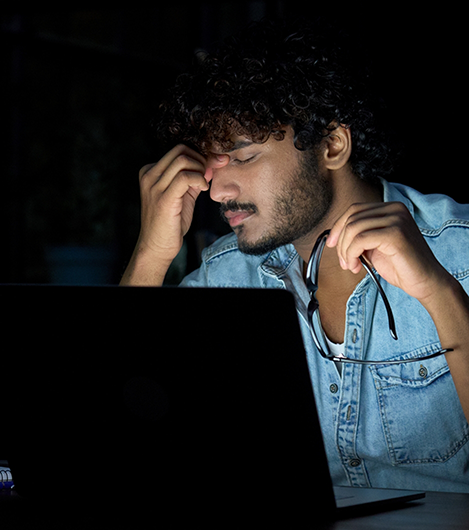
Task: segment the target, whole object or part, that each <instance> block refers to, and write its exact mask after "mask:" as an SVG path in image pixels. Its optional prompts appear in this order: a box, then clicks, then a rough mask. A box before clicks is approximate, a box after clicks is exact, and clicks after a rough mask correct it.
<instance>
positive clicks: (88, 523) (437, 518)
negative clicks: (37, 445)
mask: <svg viewBox="0 0 469 530" xmlns="http://www.w3.org/2000/svg"><path fill="white" fill-rule="evenodd" d="M82 506H83V507H84V506H86V495H84V497H83V501H82ZM57 508H58V507H57V502H56V499H55V498H54V495H53V492H51V496H50V500H48V501H47V502H46V503H44V502H43V504H42V505H41V506H40V507H39V506H38V505H37V504H35V503H31V502H29V501H27V500H25V499H22V498H21V497H20V496H19V495H17V494H16V493H15V492H11V493H10V492H4V491H3V492H0V522H1V528H2V530H13V529H14V530H26V529H27V530H45V529H47V530H56V529H57V530H58V529H60V530H78V529H82V528H83V529H85V528H86V530H92V529H94V528H96V529H98V528H99V529H100V530H101V529H102V528H107V527H109V528H113V530H114V529H115V528H121V527H122V528H130V527H132V528H133V529H136V528H152V529H155V530H158V528H160V525H158V522H157V518H155V519H153V518H152V517H151V516H147V517H146V518H145V519H144V520H139V518H138V517H136V518H135V520H133V521H132V524H131V526H128V525H129V520H127V519H126V520H124V519H121V517H120V514H119V513H114V514H111V513H110V512H106V513H101V514H98V513H97V512H94V511H91V512H90V511H86V510H81V509H80V507H79V506H75V507H74V508H73V509H69V510H64V509H62V510H60V509H57ZM183 509H184V506H183V503H181V510H183ZM311 517H312V520H311V524H309V521H308V522H307V524H305V526H304V528H311V529H314V530H367V529H370V530H378V529H379V530H382V529H386V530H394V529H395V530H416V529H419V528H422V529H425V530H468V529H469V494H464V493H440V492H427V494H426V497H425V498H424V499H420V500H415V501H411V502H408V503H405V504H401V505H399V506H398V507H393V508H389V509H387V510H385V511H383V510H382V509H381V510H380V511H379V512H374V513H370V512H369V511H368V512H366V513H363V512H362V513H360V512H359V511H358V512H355V513H349V514H348V515H346V516H344V517H343V518H341V519H338V520H336V521H332V522H328V523H319V522H318V520H317V518H316V517H315V515H314V513H312V515H311ZM108 519H109V521H108V522H109V525H108V524H105V525H104V526H103V523H104V522H105V521H107V520H108ZM119 522H120V523H122V524H121V526H119V524H118V523H119ZM116 523H117V524H116ZM133 523H135V524H133ZM196 526H198V525H196ZM224 527H226V528H232V527H231V525H230V523H229V516H227V521H226V525H224V524H223V523H222V524H220V525H219V526H218V528H220V529H222V528H224ZM161 528H163V527H161ZM243 528H249V523H248V521H246V524H245V525H243ZM288 530H290V529H288Z"/></svg>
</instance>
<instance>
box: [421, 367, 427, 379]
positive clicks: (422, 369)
mask: <svg viewBox="0 0 469 530" xmlns="http://www.w3.org/2000/svg"><path fill="white" fill-rule="evenodd" d="M427 375H428V370H427V369H426V368H425V366H423V365H422V364H421V365H420V370H419V376H420V377H423V378H424V379H425V377H427Z"/></svg>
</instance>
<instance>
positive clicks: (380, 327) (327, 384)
mask: <svg viewBox="0 0 469 530" xmlns="http://www.w3.org/2000/svg"><path fill="white" fill-rule="evenodd" d="M382 182H383V187H384V200H385V201H399V202H403V203H404V204H405V205H406V206H407V208H408V209H409V211H410V212H411V214H412V216H413V217H414V219H415V221H416V223H417V225H418V226H419V228H420V231H421V233H422V235H423V236H424V238H425V240H426V242H427V243H428V245H429V246H430V248H431V250H432V251H433V253H434V254H435V256H436V257H437V258H438V259H439V261H440V262H441V263H442V264H443V266H444V267H445V268H446V269H447V270H448V271H449V272H450V273H451V274H452V275H453V276H454V277H455V278H457V279H458V280H459V281H460V282H461V284H462V285H463V287H464V289H465V290H466V292H468V291H469V205H459V204H457V203H455V202H454V201H452V200H451V199H450V198H448V197H445V196H443V195H422V194H420V193H418V192H416V191H415V190H413V189H411V188H409V187H406V186H403V185H400V184H390V183H388V182H386V181H384V180H383V181H382ZM202 258H203V262H202V265H201V267H200V269H198V270H197V271H195V272H193V273H192V274H190V275H189V276H187V277H186V278H185V279H184V280H183V282H182V284H181V285H183V286H194V287H257V288H259V287H265V288H273V289H288V290H289V291H291V292H293V293H294V296H295V299H296V303H297V310H298V314H299V321H300V326H301V330H302V334H303V340H304V344H305V349H306V355H307V359H308V364H309V369H310V375H311V379H312V384H313V388H314V394H315V398H316V404H317V407H318V413H319V417H320V421H321V427H322V431H323V435H324V442H325V446H326V451H327V456H328V460H329V466H330V470H331V475H332V479H333V482H334V484H335V485H351V486H372V487H391V488H408V489H424V490H442V491H460V492H469V443H468V441H469V426H468V424H467V422H466V420H465V417H464V414H463V411H462V408H461V404H460V402H459V399H458V396H457V394H456V389H455V387H454V383H453V380H452V377H451V374H450V372H449V368H448V365H447V363H446V359H445V357H444V355H442V356H440V357H437V358H435V359H430V360H426V361H422V362H421V363H420V362H415V363H410V364H403V365H379V366H360V365H355V364H344V365H343V370H342V375H339V372H338V370H337V368H336V366H335V364H334V363H333V362H331V361H327V360H325V359H323V358H322V357H321V356H320V355H319V353H318V351H317V350H316V347H315V345H314V343H313V341H312V338H311V333H310V331H309V328H308V323H307V306H308V302H309V299H310V296H309V293H308V291H307V289H306V286H305V283H304V281H303V277H302V266H303V261H302V260H301V258H300V257H299V255H298V254H297V252H296V251H295V248H294V247H293V246H292V245H288V246H285V247H281V248H279V249H277V250H275V251H273V252H271V253H269V254H266V255H264V256H260V257H259V256H247V255H245V254H242V253H241V252H240V251H239V250H238V247H237V240H236V236H235V235H234V234H231V235H228V236H225V237H223V238H221V239H219V240H218V241H216V242H215V243H214V244H213V245H212V246H210V247H209V248H207V249H205V250H204V252H203V256H202ZM380 282H381V285H382V287H383V289H384V291H385V292H386V295H387V297H388V299H389V303H390V304H391V307H392V310H393V313H394V318H395V320H396V328H397V333H398V336H399V340H397V341H395V340H393V339H392V338H391V336H390V334H389V331H388V323H387V316H386V311H385V308H384V304H383V303H382V301H381V300H380V298H379V297H378V296H377V289H376V287H375V286H374V284H373V282H372V281H371V280H370V278H369V276H367V277H366V278H365V279H364V280H363V281H361V282H360V283H359V284H358V285H357V287H356V289H355V291H354V292H353V294H352V295H351V297H350V298H349V300H348V303H347V313H346V328H345V341H344V347H345V355H346V356H347V357H357V358H363V359H365V358H369V359H376V360H381V359H399V358H403V359H404V358H407V357H415V356H423V355H426V354H428V353H430V352H434V351H437V350H438V349H439V348H440V343H439V340H438V334H437V332H436V329H435V326H434V324H433V322H432V320H431V318H430V316H429V315H428V313H427V312H426V310H425V309H424V308H423V306H422V305H421V304H420V303H419V302H418V301H417V300H415V299H414V298H412V297H410V296H408V295H407V294H406V293H404V292H403V291H402V290H400V289H398V288H396V287H393V286H392V285H390V284H388V283H387V282H385V281H384V280H382V279H380ZM444 346H445V347H451V344H445V345H444Z"/></svg>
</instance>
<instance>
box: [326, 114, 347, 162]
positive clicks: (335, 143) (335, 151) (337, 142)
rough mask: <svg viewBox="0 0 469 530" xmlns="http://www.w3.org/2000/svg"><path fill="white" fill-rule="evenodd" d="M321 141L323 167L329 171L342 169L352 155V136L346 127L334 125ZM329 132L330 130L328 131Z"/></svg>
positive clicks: (332, 124)
mask: <svg viewBox="0 0 469 530" xmlns="http://www.w3.org/2000/svg"><path fill="white" fill-rule="evenodd" d="M331 127H335V128H334V129H333V130H332V131H331V132H330V133H329V134H328V135H327V136H326V138H324V140H323V145H324V148H323V153H322V155H323V161H324V164H325V167H326V168H327V169H330V170H338V169H342V168H343V167H344V166H345V165H346V164H347V162H348V161H349V159H350V155H351V154H352V135H351V134H350V128H349V127H348V126H347V125H338V126H337V125H336V124H335V123H331ZM329 130H331V129H329Z"/></svg>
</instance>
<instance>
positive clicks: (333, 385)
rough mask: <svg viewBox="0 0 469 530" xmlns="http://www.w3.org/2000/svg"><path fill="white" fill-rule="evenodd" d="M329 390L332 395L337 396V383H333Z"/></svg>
mask: <svg viewBox="0 0 469 530" xmlns="http://www.w3.org/2000/svg"><path fill="white" fill-rule="evenodd" d="M329 390H330V391H331V394H337V392H338V391H339V387H338V385H336V384H335V383H332V385H331V386H330V387H329Z"/></svg>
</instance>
